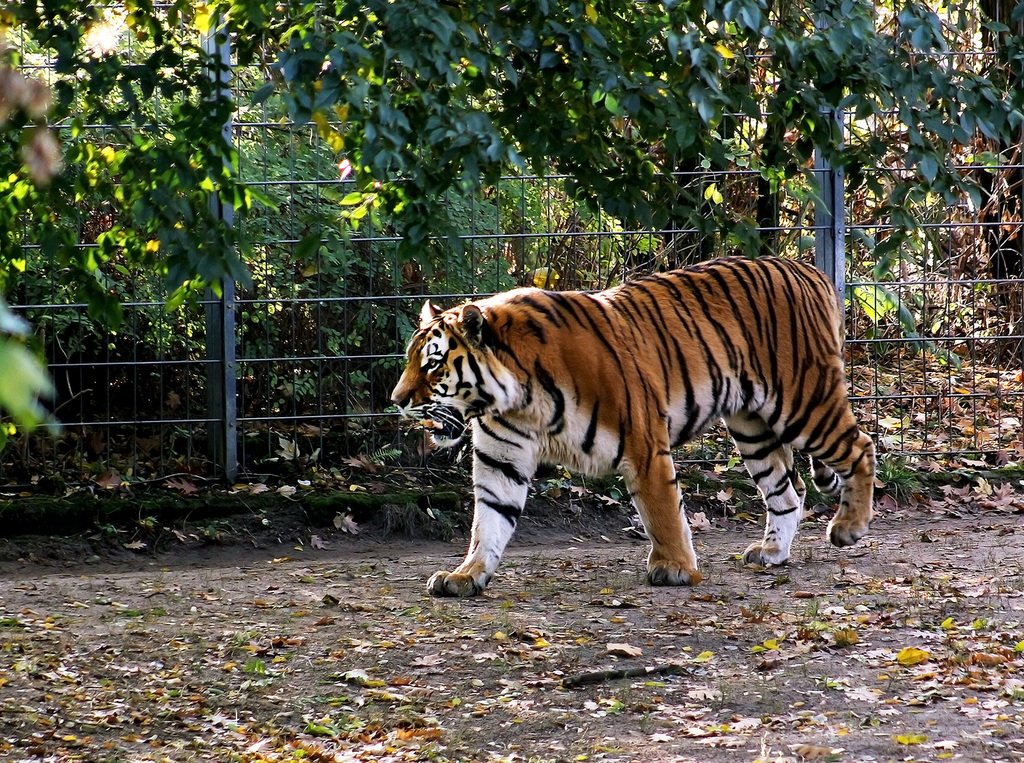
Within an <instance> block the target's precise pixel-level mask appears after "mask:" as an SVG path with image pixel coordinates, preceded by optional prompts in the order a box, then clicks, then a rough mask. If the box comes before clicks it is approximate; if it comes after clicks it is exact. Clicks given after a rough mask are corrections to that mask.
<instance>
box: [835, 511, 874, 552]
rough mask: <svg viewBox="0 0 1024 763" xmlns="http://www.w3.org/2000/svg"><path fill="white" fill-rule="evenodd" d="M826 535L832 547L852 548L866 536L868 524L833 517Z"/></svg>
mask: <svg viewBox="0 0 1024 763" xmlns="http://www.w3.org/2000/svg"><path fill="white" fill-rule="evenodd" d="M827 534H828V539H829V540H830V541H831V542H832V545H833V546H839V547H840V548H842V547H844V546H852V545H853V544H854V543H856V542H857V541H859V540H860V539H861V538H863V537H864V536H865V535H867V534H868V523H867V522H859V521H857V520H853V519H838V518H836V517H833V518H832V521H831V522H829V523H828V531H827Z"/></svg>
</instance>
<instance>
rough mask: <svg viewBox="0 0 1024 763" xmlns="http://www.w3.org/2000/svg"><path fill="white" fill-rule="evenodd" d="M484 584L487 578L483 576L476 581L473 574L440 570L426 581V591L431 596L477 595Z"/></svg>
mask: <svg viewBox="0 0 1024 763" xmlns="http://www.w3.org/2000/svg"><path fill="white" fill-rule="evenodd" d="M486 585H487V579H486V578H485V577H483V576H480V580H479V581H477V579H476V578H475V577H474V576H473V575H466V574H465V573H462V572H445V571H444V570H440V571H439V572H435V573H434V574H433V575H431V576H430V580H428V581H427V593H429V594H430V595H431V596H479V595H480V594H481V593H483V590H484V587H485V586H486Z"/></svg>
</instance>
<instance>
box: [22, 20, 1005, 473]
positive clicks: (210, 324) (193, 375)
mask: <svg viewBox="0 0 1024 763" xmlns="http://www.w3.org/2000/svg"><path fill="white" fill-rule="evenodd" d="M124 33H125V34H127V33H126V32H124ZM971 44H975V41H974V40H971ZM984 52H985V54H991V51H990V50H988V51H984ZM24 60H25V61H26V64H27V65H30V66H33V67H36V69H37V70H38V71H42V72H47V76H49V77H51V79H52V78H53V77H56V74H55V73H53V72H48V70H47V61H46V58H45V57H41V56H36V55H34V53H33V52H32V51H30V50H26V51H24ZM264 77H265V74H264V73H263V72H260V71H235V72H234V73H233V79H232V82H231V87H232V88H233V90H234V95H235V101H236V103H237V104H238V108H237V112H236V114H235V117H234V120H233V122H232V124H231V127H230V129H231V135H232V140H233V142H234V144H235V146H236V147H237V149H238V153H239V171H240V173H241V176H242V179H243V180H244V181H245V182H246V183H248V184H249V185H251V186H253V187H255V188H258V189H259V190H260V191H261V192H262V194H263V195H264V196H265V197H266V198H267V199H269V200H270V202H271V204H270V205H268V206H266V207H264V208H262V209H260V210H258V211H257V212H256V213H254V214H250V215H248V216H247V217H245V218H243V219H239V220H238V221H237V225H238V226H239V230H240V233H241V236H242V240H243V242H244V244H245V249H246V251H247V253H248V254H247V257H248V260H247V262H248V266H249V269H250V272H251V276H252V277H251V282H250V283H248V284H239V285H238V286H237V289H235V290H233V293H229V294H228V296H227V299H226V301H224V300H220V299H214V298H213V297H212V296H211V297H210V298H208V299H206V300H200V301H198V302H194V303H189V304H186V305H184V306H183V307H181V308H180V309H178V310H176V311H174V312H170V313H169V312H167V311H166V310H165V309H164V302H165V299H166V296H167V295H166V293H165V292H164V289H163V285H162V283H161V282H160V280H159V279H158V278H157V277H156V276H155V275H153V274H149V273H141V272H130V271H127V270H124V269H118V268H117V267H116V263H115V267H114V268H112V269H110V271H109V272H105V273H104V277H105V278H106V279H107V286H108V288H110V289H113V290H115V291H116V292H117V293H118V295H119V296H120V298H121V302H122V306H123V310H124V314H125V321H124V324H123V326H122V327H121V328H120V329H119V330H118V331H117V332H116V333H115V332H110V331H108V330H106V329H105V328H104V327H103V325H102V323H101V322H99V321H97V320H95V319H94V318H93V317H91V316H89V315H88V313H87V309H86V305H85V304H84V303H83V302H81V301H79V300H77V299H76V296H75V294H74V293H72V292H71V291H70V290H68V288H67V287H65V286H63V285H62V282H61V280H60V279H59V278H58V275H59V268H60V265H59V263H58V262H57V261H56V260H55V259H54V258H53V257H52V255H48V254H47V253H46V252H44V250H43V248H41V247H39V246H37V245H36V244H34V242H31V241H25V242H24V247H23V248H24V259H25V269H24V273H23V274H22V276H21V277H19V278H17V279H15V281H14V285H13V287H12V288H11V290H10V293H9V295H8V298H9V300H10V302H11V303H12V305H13V306H14V307H15V308H16V309H17V310H18V311H20V313H21V314H23V315H24V316H25V317H26V318H27V319H28V320H29V321H30V322H31V323H32V325H33V326H34V327H35V329H36V332H37V336H38V337H39V346H40V347H41V348H42V351H43V353H44V355H45V357H46V359H47V361H48V363H49V366H50V368H51V370H52V372H53V375H54V379H55V381H56V387H57V396H56V399H55V400H54V401H53V407H54V410H55V412H56V414H57V417H58V418H59V420H60V421H61V422H62V429H61V431H60V433H59V434H58V435H56V436H54V437H51V436H48V435H38V434H37V435H33V436H31V437H24V438H22V439H21V440H20V441H19V442H18V443H17V447H11V448H8V450H7V451H6V452H4V453H3V455H2V458H3V467H4V470H5V473H6V475H7V476H8V478H9V479H12V480H15V481H18V480H27V479H30V478H32V477H33V476H34V475H39V474H45V473H49V472H58V473H67V474H76V475H77V474H99V473H102V472H105V471H106V470H108V469H109V468H111V467H114V468H116V469H117V470H118V471H119V472H120V474H122V475H131V476H133V477H135V478H136V479H148V478H158V477H160V476H162V475H167V474H170V473H174V472H189V473H206V474H213V473H225V472H226V473H227V474H228V475H229V476H231V475H233V474H234V472H235V469H234V464H233V463H227V462H225V458H227V461H232V462H233V461H235V460H237V467H238V469H239V470H240V472H241V473H242V474H243V475H261V474H266V473H276V472H281V471H282V470H290V471H294V470H295V469H296V468H298V469H299V470H303V469H313V468H325V469H330V468H334V467H336V466H338V465H339V464H340V463H341V462H342V461H343V460H344V459H345V458H346V457H350V456H353V455H358V454H366V453H373V452H374V451H378V450H380V449H382V448H391V447H395V446H400V445H404V444H406V435H405V434H404V430H403V428H402V427H401V425H400V424H399V422H398V421H397V419H396V417H395V415H394V414H393V413H390V412H388V405H389V401H388V395H389V392H390V389H391V387H392V386H393V384H394V382H395V380H396V379H397V376H398V373H399V370H400V367H401V365H402V362H403V359H402V349H403V347H404V342H405V340H406V339H407V337H408V336H409V334H410V333H411V331H412V328H413V325H414V316H415V315H416V314H417V312H418V309H419V305H420V303H421V302H422V300H423V299H425V298H427V297H429V298H431V299H432V300H436V301H438V302H439V303H441V304H453V303H455V302H457V301H460V300H463V299H467V298H470V297H474V296H478V295H482V294H488V293H493V292H496V291H500V290H503V289H506V288H510V287H513V286H517V285H532V284H536V285H541V286H546V287H549V288H558V289H597V288H604V287H607V286H609V285H612V284H615V283H618V282H621V281H622V280H625V279H628V278H630V277H631V276H634V275H638V274H642V273H647V272H651V271H652V270H658V269H664V268H668V267H674V266H677V265H682V264H686V263H690V262H695V261H699V260H703V259H707V258H709V257H713V256H719V255H725V254H733V253H735V251H736V248H737V246H736V242H735V241H734V240H732V239H731V238H730V236H729V234H728V232H726V231H721V232H712V233H708V232H707V231H698V230H695V229H692V228H689V227H685V226H679V227H676V228H670V229H665V230H657V231H651V230H629V229H625V228H624V226H623V225H622V224H621V223H620V222H619V221H618V220H616V219H614V218H612V217H609V216H607V215H605V214H602V213H601V212H599V211H594V210H592V209H590V208H589V207H587V206H585V205H581V204H579V203H576V202H575V201H574V199H573V196H572V194H571V193H570V192H569V191H568V190H567V184H566V178H564V177H561V176H558V175H550V176H546V177H535V176H534V177H528V176H508V177H504V178H502V179H501V180H500V181H499V182H498V183H497V184H496V185H494V186H493V187H490V188H488V189H486V191H485V192H483V193H481V194H476V195H472V194H467V195H459V194H451V195H450V196H449V197H448V198H447V199H445V200H444V208H445V210H446V214H447V215H448V216H449V217H450V218H451V219H453V220H456V221H457V222H458V227H459V229H460V234H459V236H458V237H457V241H454V242H448V241H441V242H435V243H436V246H432V247H430V248H428V249H425V250H424V251H423V252H422V253H420V254H417V255H415V256H412V257H409V256H405V255H402V254H401V253H400V251H399V246H398V243H399V242H398V239H397V238H396V237H395V236H394V235H393V234H392V233H391V230H390V229H389V227H388V225H387V222H386V221H381V220H379V219H376V218H375V217H374V216H373V215H371V214H365V215H362V214H360V209H359V208H358V204H357V203H354V202H353V201H352V194H351V192H352V191H353V190H354V186H353V184H352V181H351V180H350V179H348V177H347V173H346V170H345V166H344V162H343V161H341V163H339V156H338V155H337V154H336V153H335V152H334V151H332V150H331V148H330V147H328V146H326V145H324V144H323V142H322V141H321V140H320V137H319V134H318V131H317V129H316V126H315V125H312V124H294V123H289V122H287V121H282V120H281V119H280V118H279V115H278V114H277V113H275V112H274V111H273V110H272V109H271V108H270V107H269V106H268V105H267V104H265V103H263V104H254V103H253V99H252V93H253V92H254V91H255V90H257V89H258V88H259V87H260V86H261V85H262V84H263V82H264ZM840 116H841V115H840ZM845 125H846V131H847V134H848V135H849V134H853V133H858V132H859V133H871V132H872V131H874V132H875V133H877V136H879V137H881V138H887V137H891V133H890V132H887V129H888V128H886V126H885V125H881V124H876V123H873V124H861V123H858V122H857V121H856V120H853V119H850V118H847V119H846V122H845ZM88 129H89V130H90V131H92V132H93V135H94V139H95V140H96V141H97V142H98V143H103V142H104V141H109V142H112V143H116V142H117V141H123V140H127V139H130V137H131V135H132V132H133V130H136V129H137V128H132V127H129V126H126V125H94V126H89V127H88ZM744 131H746V133H747V134H749V137H750V139H751V140H753V139H756V134H757V125H756V120H755V121H752V122H751V123H750V124H747V125H746V126H744V127H742V129H741V128H737V133H744ZM979 140H980V139H979ZM997 149H999V147H992V146H988V147H986V146H981V145H978V146H968V147H964V156H962V157H954V160H956V161H962V162H963V163H964V165H965V167H971V168H974V167H978V166H979V165H978V163H977V162H976V161H975V158H976V156H977V155H979V154H981V153H982V151H983V150H988V151H989V154H988V155H987V156H988V159H986V162H985V166H984V168H983V169H978V170H976V171H977V172H978V173H979V177H981V178H982V181H981V182H980V185H981V187H982V188H983V189H985V190H986V196H985V197H984V198H982V199H981V203H980V204H978V203H977V202H976V201H975V200H973V199H971V198H969V197H965V198H964V199H963V200H962V202H961V203H959V204H956V205H953V206H950V205H944V204H938V203H935V202H932V203H931V206H925V207H923V208H921V209H918V210H917V212H918V216H919V217H921V218H922V219H923V220H924V222H923V224H922V225H920V226H919V227H918V228H917V229H916V232H915V233H914V235H913V237H911V238H910V239H909V241H910V243H909V244H908V245H905V247H904V249H903V250H901V251H900V252H899V253H898V255H899V256H890V259H891V260H892V262H893V263H894V264H893V265H892V267H889V268H880V267H879V266H878V265H879V261H880V254H879V253H880V252H881V251H882V250H883V248H884V247H883V246H882V245H883V244H884V242H885V241H886V239H887V237H888V236H889V235H890V233H891V232H892V231H893V230H896V229H897V228H899V227H900V226H899V223H898V221H892V220H888V219H880V217H879V213H878V209H877V206H876V205H875V203H874V197H873V196H872V195H871V193H869V192H867V191H866V190H864V187H863V186H860V187H858V188H856V189H852V190H851V192H850V193H849V194H848V195H846V196H843V195H841V194H842V190H843V187H844V186H843V184H842V182H841V181H842V179H841V178H838V181H837V176H836V174H835V173H833V171H832V170H831V169H830V168H828V167H827V166H825V165H823V164H822V165H819V166H817V167H816V168H815V169H813V170H810V169H808V171H807V172H805V173H803V175H801V178H802V179H799V180H798V181H794V182H792V183H790V184H786V185H783V186H782V187H780V188H777V189H775V190H773V192H772V193H771V195H770V197H766V195H765V179H764V177H763V175H762V174H761V173H760V172H758V171H756V170H753V169H751V168H750V167H749V166H747V164H746V163H745V162H744V160H743V157H742V155H738V156H737V157H736V161H735V166H733V167H731V168H730V169H729V170H728V171H711V170H710V168H704V167H694V168H686V169H684V170H682V171H680V172H679V173H678V175H677V177H678V182H679V183H680V185H681V186H683V185H685V186H689V187H695V188H696V189H697V193H696V194H695V197H696V198H699V199H703V200H704V203H706V204H708V205H726V206H729V207H730V208H731V209H732V210H733V211H734V213H735V216H736V217H737V218H742V219H750V220H753V223H752V228H753V229H756V231H755V232H756V235H757V237H758V238H759V240H760V241H761V242H762V247H761V250H762V253H769V252H770V253H776V254H782V255H784V256H791V257H798V258H802V259H805V260H808V261H814V260H818V261H819V262H828V261H829V259H830V258H831V257H833V255H834V253H835V252H836V251H837V250H838V251H843V250H842V249H841V247H842V246H843V244H844V241H845V247H846V248H845V255H846V256H845V259H844V260H843V263H844V264H843V269H842V271H841V272H840V274H839V276H841V277H842V278H843V279H845V283H846V288H845V294H846V299H847V304H848V335H849V337H848V371H849V376H850V382H851V388H852V393H853V394H852V396H853V403H854V406H855V408H856V410H857V412H858V414H859V416H860V418H861V419H862V421H864V423H865V424H866V428H867V429H868V431H870V432H871V433H872V434H874V436H875V437H876V439H877V440H878V442H879V445H880V450H881V452H882V453H886V454H890V455H894V456H900V457H913V458H934V459H938V458H947V457H958V458H966V459H970V460H975V461H978V462H982V461H983V462H985V463H990V464H997V463H1003V462H1006V461H1010V460H1019V459H1020V458H1021V457H1022V452H1021V449H1022V445H1021V441H1022V428H1021V421H1022V420H1024V382H1022V378H1021V369H1022V360H1024V317H1022V316H1024V279H1022V277H1021V270H1022V268H1021V252H1022V251H1024V233H1022V230H1021V194H1022V189H1021V183H1020V177H1021V170H1022V168H1021V166H1020V165H1018V164H1014V163H1008V162H1009V160H1008V159H1007V157H1011V156H1012V153H1008V152H1007V151H1005V150H997ZM894 153H898V145H895V144H894ZM972 171H975V170H972ZM830 186H836V187H837V188H838V189H839V191H840V195H839V196H838V197H837V198H836V199H835V201H836V203H837V205H839V206H837V208H834V209H830V210H823V208H822V203H823V196H824V194H822V193H821V192H820V191H821V189H822V188H829V187H830ZM823 211H828V212H829V213H830V214H827V215H824V216H823V214H822V213H823ZM116 214H117V210H116V207H115V205H114V204H113V203H112V202H111V201H109V200H107V201H105V202H104V201H102V200H99V201H96V202H94V203H91V204H90V205H89V206H88V208H87V209H84V210H83V222H82V225H81V233H80V242H81V243H80V246H81V247H83V248H88V247H90V246H94V245H95V241H96V238H97V236H98V235H99V233H101V232H102V231H103V230H105V229H107V228H108V227H109V226H110V225H111V224H113V221H114V219H115V218H116ZM353 220H354V221H356V224H355V225H354V226H352V221H353ZM837 220H838V221H839V222H837ZM347 226H352V227H348V228H347ZM825 234H828V235H825ZM837 235H838V241H837ZM906 246H909V248H906ZM837 248H838V249H837ZM226 316H227V317H226ZM228 319H230V320H229V322H228V323H225V321H226V320H228ZM221 334H223V336H222V337H221ZM218 337H220V338H219V339H218ZM218 345H219V346H218ZM225 345H226V347H227V355H226V354H225ZM225 369H227V379H228V381H229V390H228V394H229V395H230V402H231V405H229V406H227V407H226V408H225V407H224V406H223V405H221V406H218V405H215V404H212V403H211V400H212V399H213V398H215V397H216V393H217V390H218V389H219V388H220V387H218V384H219V383H220V382H215V381H213V380H215V379H220V380H221V382H223V380H224V378H225ZM230 387H233V388H234V389H233V390H231V389H230ZM217 433H219V434H217ZM224 436H226V437H227V438H228V439H229V440H230V441H231V443H232V445H233V447H232V449H231V451H233V452H232V453H229V455H227V456H225V451H224V449H223V448H221V449H218V448H217V447H216V442H215V441H216V440H217V439H218V437H224ZM726 447H727V446H726V445H723V443H722V442H721V439H720V438H717V437H712V438H710V439H709V440H706V441H702V442H699V443H697V444H695V445H693V446H691V447H689V448H688V449H687V451H686V453H685V457H689V458H722V457H724V456H725V455H726V453H727V451H726V450H725V449H724V448H726Z"/></svg>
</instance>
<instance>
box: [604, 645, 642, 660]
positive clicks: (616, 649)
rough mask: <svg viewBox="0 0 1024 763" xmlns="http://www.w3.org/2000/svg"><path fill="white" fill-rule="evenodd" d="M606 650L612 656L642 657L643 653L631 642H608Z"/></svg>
mask: <svg viewBox="0 0 1024 763" xmlns="http://www.w3.org/2000/svg"><path fill="white" fill-rule="evenodd" d="M606 651H607V652H608V654H610V655H612V656H613V657H642V656H643V653H644V652H643V650H642V649H640V647H636V646H633V645H632V644H609V645H608V647H607V650H606Z"/></svg>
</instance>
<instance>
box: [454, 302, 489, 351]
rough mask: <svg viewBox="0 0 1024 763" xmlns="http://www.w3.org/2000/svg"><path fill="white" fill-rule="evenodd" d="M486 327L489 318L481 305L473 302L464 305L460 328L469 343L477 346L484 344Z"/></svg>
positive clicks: (460, 313) (460, 316) (460, 314)
mask: <svg viewBox="0 0 1024 763" xmlns="http://www.w3.org/2000/svg"><path fill="white" fill-rule="evenodd" d="M486 327H487V319H486V318H484V314H483V311H482V310H481V309H480V308H479V307H477V306H476V305H474V304H473V303H470V304H468V305H463V306H462V310H460V311H459V329H460V330H461V331H462V335H463V336H464V337H465V338H466V341H467V342H468V343H469V344H471V345H473V346H475V347H479V346H481V345H483V343H484V342H483V339H484V330H485V328H486Z"/></svg>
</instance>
